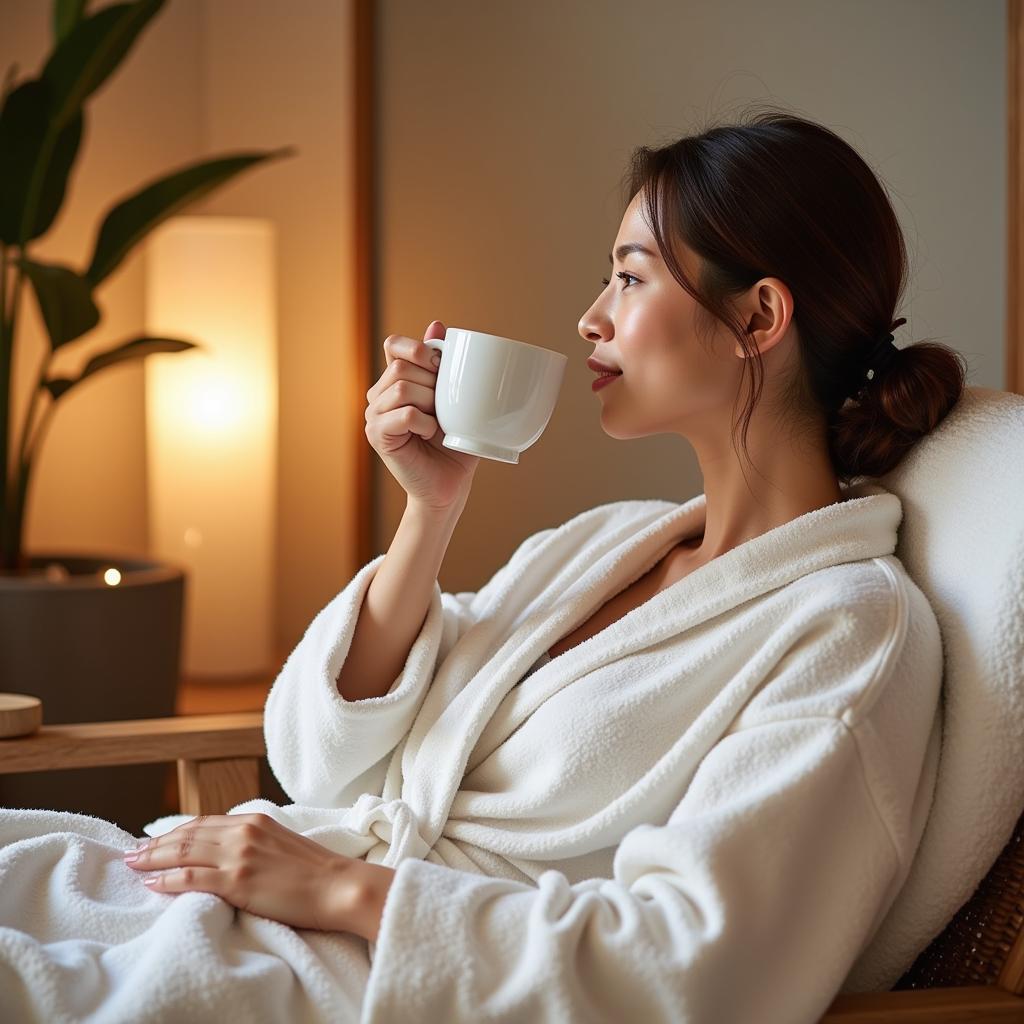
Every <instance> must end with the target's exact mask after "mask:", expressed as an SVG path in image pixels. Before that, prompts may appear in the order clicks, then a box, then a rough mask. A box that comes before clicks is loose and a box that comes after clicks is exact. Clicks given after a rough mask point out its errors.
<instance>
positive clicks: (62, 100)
mask: <svg viewBox="0 0 1024 1024" xmlns="http://www.w3.org/2000/svg"><path fill="white" fill-rule="evenodd" d="M163 4H164V0H138V2H136V3H124V4H111V5H110V6H109V7H104V8H103V9H102V10H100V11H97V12H96V13H95V14H92V15H90V16H89V17H87V18H83V19H82V20H81V21H79V22H78V24H77V25H75V27H74V28H73V29H72V30H71V31H70V32H69V33H68V34H67V36H65V37H64V39H63V40H62V41H61V42H60V43H59V44H58V45H57V48H56V49H55V50H54V51H53V53H52V54H51V55H50V59H49V60H48V61H47V62H46V64H45V66H44V67H43V75H42V77H43V78H45V79H46V80H47V81H49V82H50V83H51V85H52V86H53V108H52V113H53V117H52V120H51V126H52V128H53V129H54V130H58V129H60V128H61V127H63V125H64V124H65V123H66V122H67V121H69V120H71V118H72V117H73V116H74V114H75V113H76V112H77V110H78V109H79V108H80V107H81V106H82V104H83V102H85V100H86V98H87V97H89V96H90V95H91V94H92V93H94V92H95V91H96V90H97V89H98V88H99V87H100V86H101V85H102V84H103V83H104V82H105V81H106V80H107V78H108V77H109V76H110V75H111V74H113V72H114V71H115V70H116V69H117V67H118V65H119V64H120V63H121V61H122V60H123V59H124V57H125V54H127V52H128V51H129V50H130V49H131V46H132V44H133V43H134V42H135V40H136V38H137V37H138V35H139V33H140V32H141V31H142V30H143V29H144V28H145V27H146V25H147V24H148V23H149V21H150V19H151V18H152V17H153V16H154V15H155V14H156V13H157V11H159V10H160V8H161V7H162V6H163Z"/></svg>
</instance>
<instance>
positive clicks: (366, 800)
mask: <svg viewBox="0 0 1024 1024" xmlns="http://www.w3.org/2000/svg"><path fill="white" fill-rule="evenodd" d="M344 824H345V828H346V829H351V830H353V832H354V833H356V834H355V835H354V836H353V838H354V839H360V838H361V837H365V838H366V841H365V842H359V843H358V846H359V847H360V850H359V852H358V853H349V854H348V856H351V857H360V856H362V855H363V854H364V853H365V854H366V860H367V861H368V862H369V863H371V864H382V865H384V867H389V868H393V867H397V866H398V864H399V863H401V861H403V860H405V859H406V858H408V857H416V858H417V859H418V860H423V859H425V858H426V856H427V854H428V853H429V852H430V849H431V847H430V844H429V843H428V842H427V841H426V840H425V839H424V838H423V836H422V835H420V832H419V822H418V821H417V820H416V812H415V811H414V810H413V809H412V807H410V806H409V804H407V803H406V802H405V801H404V800H402V799H399V798H395V799H394V800H384V799H383V798H382V797H379V796H374V795H373V794H371V793H363V794H362V795H361V796H360V797H359V799H358V800H357V801H356V802H355V803H354V804H353V805H352V806H351V807H350V808H349V809H348V811H347V813H346V815H345V822H344ZM384 847H386V850H384V853H383V856H381V851H382V849H383V848H384Z"/></svg>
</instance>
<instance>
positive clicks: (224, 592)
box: [145, 217, 277, 676]
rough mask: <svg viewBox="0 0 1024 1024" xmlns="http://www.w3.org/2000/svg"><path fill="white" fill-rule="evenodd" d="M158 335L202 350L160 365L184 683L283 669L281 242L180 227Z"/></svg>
mask: <svg viewBox="0 0 1024 1024" xmlns="http://www.w3.org/2000/svg"><path fill="white" fill-rule="evenodd" d="M146 275H147V288H146V332H147V334H149V335H150V336H157V337H171V338H181V339H183V340H186V341H194V342H196V343H198V344H199V345H201V346H202V349H191V350H189V351H187V352H180V353H159V354H156V355H151V356H147V357H146V360H145V366H146V425H147V446H148V447H147V451H148V457H149V488H150V490H149V496H150V501H149V514H150V520H149V523H150V546H151V548H152V552H153V554H154V555H155V556H156V557H158V558H164V559H166V560H167V561H169V562H173V563H176V564H178V565H181V566H182V567H183V568H185V569H186V570H187V574H188V575H187V579H186V585H185V625H184V650H183V652H182V670H183V671H184V672H185V673H186V674H189V675H211V676H212V675H236V674H249V673H257V672H265V671H267V669H268V668H269V667H271V666H272V660H273V643H272V636H273V589H272V576H273V554H274V522H275V515H274V512H275V492H276V462H277V337H276V301H275V278H274V232H273V225H272V224H271V223H270V222H269V221H266V220H259V219H254V218H248V217H172V218H171V219H169V220H167V221H165V222H164V223H163V224H162V225H161V226H160V227H159V228H158V229H157V230H156V231H155V232H153V234H152V236H151V237H150V239H149V242H148V246H147V254H146Z"/></svg>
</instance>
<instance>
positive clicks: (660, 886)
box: [362, 716, 905, 1024]
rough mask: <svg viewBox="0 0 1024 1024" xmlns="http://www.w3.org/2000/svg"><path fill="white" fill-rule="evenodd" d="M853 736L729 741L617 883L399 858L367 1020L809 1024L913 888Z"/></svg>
mask: <svg viewBox="0 0 1024 1024" xmlns="http://www.w3.org/2000/svg"><path fill="white" fill-rule="evenodd" d="M862 727H865V726H863V724H860V725H857V726H856V727H855V728H854V729H851V728H850V727H849V726H848V725H847V724H846V723H845V722H844V721H843V720H842V719H839V718H834V717H826V716H822V717H800V718H791V719H783V720H779V721H771V722H762V723H758V724H755V725H751V726H748V727H746V728H743V729H739V730H737V731H735V732H732V733H728V734H726V735H725V736H724V737H723V738H722V739H720V740H719V741H718V742H717V743H716V744H715V746H713V747H712V748H711V750H710V751H709V752H708V753H707V755H706V756H705V757H704V759H703V760H702V761H701V762H700V764H699V765H698V768H697V770H696V772H695V774H694V776H693V778H692V780H691V782H690V785H689V786H688V787H687V789H686V792H685V795H684V796H683V798H682V800H681V802H680V803H679V804H678V806H677V807H676V809H675V811H674V812H673V814H672V816H671V817H670V819H669V820H668V822H667V823H666V824H665V825H663V826H661V825H659V826H653V825H640V826H638V827H636V828H634V829H633V830H632V831H630V832H629V833H627V835H626V836H625V838H624V839H623V841H622V842H621V843H620V845H619V847H618V849H617V851H616V855H615V858H614V864H613V876H614V877H613V878H612V879H599V878H590V879H585V880H583V881H579V882H577V883H575V884H570V883H569V881H568V880H567V879H566V877H565V875H563V874H562V873H561V872H559V871H555V870H549V871H545V872H544V873H543V874H542V875H540V877H539V878H538V882H537V884H536V885H535V886H534V885H530V884H528V883H522V882H517V881H511V880H503V879H496V878H491V877H486V876H480V875H475V874H471V873H467V872H462V871H459V870H456V869H453V868H449V867H447V866H445V865H441V864H436V863H433V862H430V861H421V860H418V859H407V860H404V861H402V862H401V863H400V864H399V866H398V868H397V869H396V873H395V875H394V878H393V881H392V885H391V888H390V890H389V892H388V895H387V899H386V901H385V905H384V909H383V914H382V918H381V922H380V929H379V932H378V935H377V940H376V943H375V946H374V949H373V950H372V952H373V959H372V969H371V974H370V978H369V981H368V988H367V991H366V994H365V997H364V1007H363V1017H362V1020H363V1024H370V1022H382V1021H393V1020H444V1021H450V1022H453V1024H454V1022H459V1021H509V1022H511V1021H517V1022H518V1021H568V1020H571V1021H609V1022H611V1021H645V1022H660V1021H686V1022H695V1024H705V1022H717V1021H757V1022H758V1024H803V1022H807V1024H812V1022H816V1021H817V1020H818V1019H819V1017H820V1016H821V1015H822V1014H823V1013H824V1011H825V1010H826V1009H827V1007H828V1005H829V1004H830V1002H831V1000H832V999H833V998H834V997H835V994H836V993H837V992H838V991H839V989H840V986H841V985H842V982H843V979H844V977H845V975H846V973H847V971H848V969H849V968H850V966H851V965H852V963H853V961H854V960H855V958H856V956H857V954H858V952H859V950H860V948H861V947H862V946H863V945H864V944H865V943H866V942H867V941H868V940H869V939H870V936H871V934H872V933H873V930H874V929H875V928H876V927H877V924H878V922H879V921H880V919H881V916H882V913H883V912H884V910H885V909H886V908H887V907H888V905H890V904H891V901H892V900H893V899H894V898H895V895H896V891H897V890H898V887H899V885H900V884H902V879H903V877H905V872H904V867H905V865H904V864H903V860H904V858H901V857H900V856H899V853H898V850H897V847H896V844H895V843H894V840H893V838H892V837H891V834H890V829H889V828H887V824H886V820H884V819H883V817H882V814H881V812H880V810H879V805H878V804H877V803H876V799H875V795H874V794H873V792H872V790H871V788H870V786H869V783H868V779H869V778H875V777H876V776H875V775H874V774H872V775H869V774H868V773H867V772H866V771H865V770H864V767H863V762H862V749H861V745H860V742H859V740H858V734H857V732H856V730H857V729H860V728H862ZM882 785H883V786H884V785H885V783H884V780H883V782H882Z"/></svg>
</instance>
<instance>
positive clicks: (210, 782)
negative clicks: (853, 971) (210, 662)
mask: <svg viewBox="0 0 1024 1024" xmlns="http://www.w3.org/2000/svg"><path fill="white" fill-rule="evenodd" d="M0 752H2V757H0V773H3V774H11V773H17V772H38V771H50V770H59V769H63V768H95V767H100V766H103V765H130V764H158V763H166V762H170V761H176V762H177V764H178V792H179V805H180V810H181V813H182V814H193V815H195V814H224V813H226V812H227V811H228V810H229V809H230V808H231V807H234V806H236V805H237V804H240V803H243V802H244V801H246V800H251V799H253V798H254V797H258V796H259V795H260V794H259V758H261V757H263V756H265V755H266V747H265V745H264V740H263V712H262V711H242V712H231V713H228V714H219V715H182V716H178V717H176V718H144V719H136V720H132V721H123V722H90V723H86V724H82V725H44V726H42V727H41V728H40V729H39V730H38V731H36V732H34V733H32V734H31V735H29V736H23V737H18V738H14V739H6V740H0ZM888 1021H896V1022H898V1024H913V1022H918V1021H920V1022H921V1024H954V1022H956V1024H959V1022H966V1021H970V1022H972V1024H988V1022H995V1021H1005V1022H1010V1021H1015V1022H1017V1024H1020V1022H1021V1021H1024V930H1018V933H1017V937H1016V940H1015V942H1014V944H1013V947H1012V949H1011V950H1010V952H1009V955H1008V957H1007V960H1006V963H1005V965H1004V967H1003V969H1002V971H1001V973H1000V975H999V979H998V981H997V983H996V984H994V985H967V986H960V987H957V988H932V989H905V990H901V991H894V992H870V993H860V994H852V993H851V994H840V995H838V996H836V998H835V1000H834V1001H833V1002H832V1004H831V1005H830V1006H829V1008H828V1010H827V1012H826V1013H825V1016H824V1017H822V1018H821V1021H820V1022H819V1024H883V1022H888Z"/></svg>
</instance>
